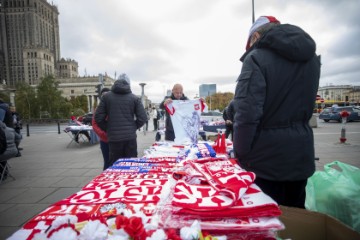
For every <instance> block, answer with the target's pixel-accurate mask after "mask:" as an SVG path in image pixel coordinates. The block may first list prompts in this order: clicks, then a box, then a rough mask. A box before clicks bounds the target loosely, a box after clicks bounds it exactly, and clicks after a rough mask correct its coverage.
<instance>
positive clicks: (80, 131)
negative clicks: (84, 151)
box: [64, 125, 99, 148]
mask: <svg viewBox="0 0 360 240" xmlns="http://www.w3.org/2000/svg"><path fill="white" fill-rule="evenodd" d="M84 131H87V132H88V133H89V136H90V141H89V143H90V144H96V143H98V142H99V137H98V135H97V134H96V133H95V132H94V130H93V128H92V126H88V125H82V126H67V127H66V128H65V129H64V132H65V133H67V135H68V136H69V137H70V139H71V140H70V142H69V144H68V145H67V148H68V147H70V146H71V144H72V143H76V145H77V146H79V147H80V146H81V144H82V143H85V142H88V139H87V138H86V136H85V135H84ZM76 139H78V141H75V140H76Z"/></svg>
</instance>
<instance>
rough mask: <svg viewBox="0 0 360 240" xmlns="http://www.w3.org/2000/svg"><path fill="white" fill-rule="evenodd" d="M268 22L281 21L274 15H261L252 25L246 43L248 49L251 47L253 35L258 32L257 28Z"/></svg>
mask: <svg viewBox="0 0 360 240" xmlns="http://www.w3.org/2000/svg"><path fill="white" fill-rule="evenodd" d="M268 23H280V21H279V20H277V19H276V18H275V17H272V16H261V17H259V18H258V19H257V20H256V21H255V22H254V23H253V25H252V26H251V28H250V31H249V37H248V41H247V43H246V50H248V49H249V48H250V39H251V36H252V35H253V34H254V32H256V30H257V29H258V28H259V27H261V26H263V25H265V24H268Z"/></svg>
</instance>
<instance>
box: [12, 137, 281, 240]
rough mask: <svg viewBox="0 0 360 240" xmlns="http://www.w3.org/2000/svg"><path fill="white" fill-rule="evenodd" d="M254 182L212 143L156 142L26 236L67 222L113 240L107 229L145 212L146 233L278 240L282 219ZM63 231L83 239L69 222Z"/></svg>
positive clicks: (33, 223)
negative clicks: (191, 231) (185, 231)
mask: <svg viewBox="0 0 360 240" xmlns="http://www.w3.org/2000/svg"><path fill="white" fill-rule="evenodd" d="M255 177H256V176H255V174H254V173H252V172H247V171H245V170H243V169H241V168H240V166H239V165H237V164H236V161H234V160H233V159H230V158H229V157H228V156H227V155H226V154H217V153H216V151H215V150H214V149H213V147H212V146H211V144H209V143H207V142H199V143H197V144H192V143H190V144H184V145H179V144H176V145H175V144H171V143H161V142H157V143H156V144H154V145H153V146H151V147H149V149H147V150H146V151H145V155H144V156H143V157H141V158H127V159H119V160H118V161H116V162H115V163H114V165H113V166H112V167H110V168H108V169H107V170H105V171H103V172H102V173H101V174H100V175H98V176H96V177H95V178H94V179H93V180H92V181H90V182H89V183H88V184H86V185H85V186H84V187H83V188H82V189H81V190H80V191H78V192H76V193H74V194H72V195H71V196H69V197H67V198H65V199H62V200H60V201H58V202H56V203H55V204H53V205H52V206H50V207H48V208H47V209H45V210H44V211H43V212H41V213H40V214H38V215H37V216H35V217H34V218H33V219H31V220H30V221H29V222H27V223H26V224H25V225H24V227H23V228H22V229H21V234H22V235H21V236H22V238H23V239H29V240H30V239H33V237H34V235H36V234H43V235H42V236H45V235H46V234H48V235H49V233H48V232H49V231H54V229H55V227H54V226H57V227H59V226H60V228H62V227H61V226H62V225H61V224H57V223H56V222H59V221H60V220H59V219H62V218H64V217H67V218H71V219H76V220H72V221H73V223H74V224H75V225H76V224H78V225H77V227H78V226H79V224H85V226H86V227H84V226H81V228H80V229H83V228H84V229H86V231H90V230H87V228H90V229H91V231H90V232H96V231H97V230H96V229H97V228H101V229H102V230H101V231H100V230H99V232H101V233H102V234H103V235H104V236H105V235H106V236H108V234H109V233H111V234H116V233H118V232H116V231H117V230H116V231H115V230H112V229H111V227H110V226H112V225H114V223H113V222H112V223H111V219H112V218H114V217H118V216H120V215H125V216H131V215H134V214H135V215H136V214H139V213H140V214H141V215H142V217H143V219H145V220H143V224H144V226H145V228H147V229H153V230H156V229H164V230H166V229H173V228H175V229H181V228H184V227H189V226H191V225H192V223H193V222H194V221H198V222H199V224H200V226H201V229H202V230H206V231H209V232H210V233H211V234H220V235H221V234H224V235H226V236H227V239H239V234H240V233H241V236H242V239H263V238H267V239H275V238H276V231H278V230H281V229H283V228H284V226H283V224H282V223H281V222H280V221H279V220H278V218H277V217H278V216H279V215H280V214H281V212H280V209H279V207H278V205H277V204H276V202H274V201H273V200H272V199H271V198H270V197H268V196H267V195H266V194H264V193H263V192H262V191H261V189H260V188H259V187H258V186H256V185H255V184H254V180H255ZM92 219H93V220H94V219H95V220H94V221H96V224H95V223H94V221H92ZM62 221H63V220H62ZM68 221H70V220H68ZM113 221H114V220H113ZM60 222H61V221H60ZM87 223H91V224H90V225H91V226H93V227H90V225H86V224H87ZM75 225H74V226H75ZM71 226H72V225H71ZM65 227H66V231H69V232H71V234H74V232H76V233H77V234H80V235H81V233H79V231H77V230H76V229H77V228H76V227H71V228H70V223H69V224H68V225H67V226H65ZM49 229H50V230H49ZM62 231H65V230H64V229H62ZM19 234H20V232H19ZM69 234H70V233H69ZM80 235H79V236H80ZM16 236H19V235H16ZM44 239H46V238H44ZM74 239H77V238H76V237H75V238H74ZM79 239H80V238H79ZM94 239H95V238H94ZM98 239H110V238H107V237H105V238H98ZM195 239H196V238H195Z"/></svg>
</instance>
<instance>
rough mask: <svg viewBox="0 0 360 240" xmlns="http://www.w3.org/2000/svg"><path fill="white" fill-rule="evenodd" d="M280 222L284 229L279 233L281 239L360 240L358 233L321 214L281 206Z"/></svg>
mask: <svg viewBox="0 0 360 240" xmlns="http://www.w3.org/2000/svg"><path fill="white" fill-rule="evenodd" d="M280 208H281V211H282V212H283V213H282V215H281V216H280V220H281V221H282V222H283V223H284V225H285V229H284V230H283V231H279V232H278V235H279V237H280V238H282V239H292V240H302V239H304V240H311V239H316V240H358V239H359V240H360V233H358V232H356V231H355V230H353V229H351V228H350V227H348V226H347V225H345V224H343V223H342V222H340V221H339V220H337V219H335V218H333V217H331V216H328V215H326V214H323V213H318V212H313V211H308V210H306V209H300V208H291V207H284V206H281V207H280Z"/></svg>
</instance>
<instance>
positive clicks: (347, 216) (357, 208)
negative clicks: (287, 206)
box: [305, 161, 360, 232]
mask: <svg viewBox="0 0 360 240" xmlns="http://www.w3.org/2000/svg"><path fill="white" fill-rule="evenodd" d="M305 207H306V209H308V210H311V211H316V212H321V213H325V214H328V215H330V216H333V217H335V218H337V219H338V220H340V221H341V222H343V223H345V224H346V225H348V226H349V227H351V228H353V229H354V230H355V231H357V232H360V169H359V168H357V167H355V166H352V165H349V164H346V163H342V162H340V161H334V162H332V163H328V164H326V165H325V166H324V171H316V172H315V173H314V175H313V176H311V177H310V178H309V179H308V183H307V186H306V201H305Z"/></svg>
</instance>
